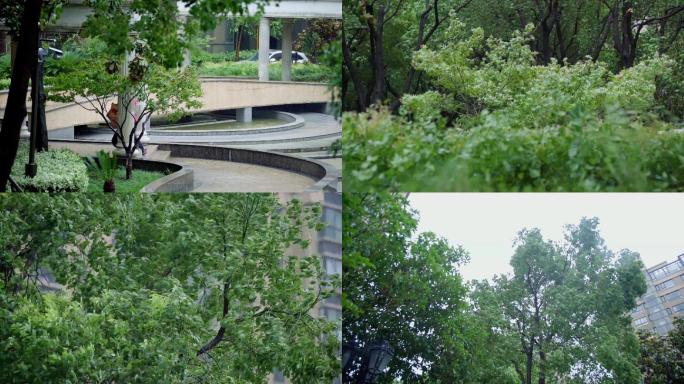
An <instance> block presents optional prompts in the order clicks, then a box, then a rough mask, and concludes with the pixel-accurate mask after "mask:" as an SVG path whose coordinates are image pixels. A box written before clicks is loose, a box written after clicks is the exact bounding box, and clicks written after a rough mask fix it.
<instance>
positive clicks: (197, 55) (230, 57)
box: [192, 49, 257, 66]
mask: <svg viewBox="0 0 684 384" xmlns="http://www.w3.org/2000/svg"><path fill="white" fill-rule="evenodd" d="M256 54H257V51H256V50H250V49H247V50H241V51H240V60H249V59H250V58H251V57H252V56H254V55H256ZM227 61H228V62H235V61H236V60H235V52H232V51H231V52H217V53H210V52H207V51H205V50H195V51H193V52H192V64H193V65H198V66H201V65H202V64H205V63H223V62H227Z"/></svg>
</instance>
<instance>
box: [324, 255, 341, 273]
mask: <svg viewBox="0 0 684 384" xmlns="http://www.w3.org/2000/svg"><path fill="white" fill-rule="evenodd" d="M323 262H324V263H325V273H326V274H327V275H341V274H342V260H339V259H333V258H331V257H324V258H323Z"/></svg>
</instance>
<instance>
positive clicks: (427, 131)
mask: <svg viewBox="0 0 684 384" xmlns="http://www.w3.org/2000/svg"><path fill="white" fill-rule="evenodd" d="M448 31H449V32H450V35H451V36H453V39H452V40H449V41H448V42H447V43H445V44H444V45H443V46H442V47H441V48H440V49H437V50H432V49H428V48H423V49H421V50H420V51H418V52H417V53H416V55H415V57H414V66H415V67H416V68H417V69H419V70H421V71H422V73H423V75H424V76H425V77H427V78H428V79H430V81H431V84H433V85H434V87H435V90H431V91H427V92H425V93H422V94H418V95H404V96H403V98H402V106H401V108H400V109H399V116H394V115H390V114H388V112H386V111H384V110H383V109H380V110H379V111H370V112H367V113H365V114H359V115H355V114H349V115H347V116H346V118H345V121H344V127H345V129H344V130H343V134H344V144H345V146H344V153H345V164H346V167H345V172H346V176H347V185H348V186H349V188H351V189H352V190H377V189H386V188H390V189H392V190H503V191H650V190H682V189H684V185H683V184H682V182H683V181H684V158H683V157H681V156H680V154H681V153H682V150H683V149H684V136H682V134H681V131H680V130H679V129H678V128H680V126H681V124H680V123H677V122H668V121H666V120H663V119H661V117H660V116H661V115H662V114H663V111H664V109H665V108H664V107H663V105H662V103H661V101H662V100H663V99H664V97H665V95H663V94H661V96H658V93H656V84H657V83H658V81H660V82H662V81H665V80H664V79H670V80H671V79H674V78H677V76H679V74H678V73H677V64H675V63H674V62H673V61H672V60H670V59H667V58H666V57H655V58H653V59H648V60H643V61H641V62H640V63H638V64H637V65H635V66H633V67H631V68H628V69H625V70H623V71H621V72H620V73H618V74H613V73H612V72H611V71H610V70H609V69H608V68H607V66H606V65H605V64H603V63H601V62H593V61H590V60H586V61H578V62H577V63H575V64H569V63H564V65H560V64H559V63H556V62H555V61H553V60H551V62H550V63H548V64H545V65H538V64H536V62H535V57H536V54H535V52H533V51H532V49H531V48H530V46H529V44H530V33H531V31H532V27H531V26H528V31H527V32H525V33H523V32H516V33H515V34H514V36H513V37H512V38H511V39H510V40H508V41H503V40H499V39H494V38H485V37H484V33H483V30H482V29H475V30H473V31H472V32H466V31H464V25H463V23H461V22H460V21H458V20H456V19H454V20H452V22H451V23H450V25H449V29H448ZM668 81H669V80H668ZM674 84H676V83H674ZM677 95H678V94H677V93H676V90H672V91H670V92H669V93H668V94H667V97H669V99H668V100H670V101H668V102H669V103H670V104H676V103H677V102H678V101H677V100H679V99H678V98H677V97H678V96H677ZM675 110H676V109H675Z"/></svg>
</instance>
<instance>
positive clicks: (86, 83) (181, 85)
mask: <svg viewBox="0 0 684 384" xmlns="http://www.w3.org/2000/svg"><path fill="white" fill-rule="evenodd" d="M138 60H139V61H138ZM111 63H112V62H111V61H106V60H104V59H101V58H100V59H98V58H96V59H91V60H88V61H86V62H84V63H83V67H82V69H80V70H78V71H76V72H68V73H62V74H60V75H58V76H55V78H54V79H53V80H52V81H51V85H52V87H51V89H50V96H49V99H51V100H56V101H61V102H72V101H75V102H76V103H77V104H79V105H80V106H81V107H83V108H84V109H86V110H88V111H90V112H95V113H97V114H98V115H99V116H100V118H101V119H102V122H103V123H104V124H105V125H106V126H107V127H108V128H109V129H110V130H111V131H112V132H113V133H114V135H115V136H116V138H117V143H118V144H119V145H121V146H122V147H123V149H124V152H125V153H126V179H130V178H131V177H132V176H133V155H134V154H135V150H136V149H137V148H138V146H139V144H140V141H141V140H142V137H143V135H144V134H145V127H146V126H147V125H148V123H149V120H150V118H151V116H152V114H153V113H160V114H167V115H169V117H170V118H171V119H175V118H180V117H181V116H182V115H183V114H184V113H185V112H186V111H187V110H189V109H192V108H198V107H200V106H201V103H200V101H199V97H201V95H202V88H201V85H200V83H199V81H198V79H197V76H196V75H195V73H194V71H193V70H192V68H188V69H184V70H176V69H166V68H164V67H163V66H161V65H160V64H158V63H154V62H152V63H148V62H147V61H146V60H145V59H136V60H134V61H132V62H131V64H137V65H136V67H135V68H136V69H137V70H136V71H133V69H131V74H129V75H128V76H123V75H121V74H120V73H119V72H118V71H108V70H107V66H109V65H111ZM132 68H133V67H132ZM116 95H125V96H124V97H123V98H122V100H123V104H122V105H119V106H118V108H119V110H120V111H121V112H122V115H123V116H124V117H123V119H122V120H121V121H117V120H116V119H114V121H112V119H110V117H109V116H108V115H107V113H108V112H109V110H110V104H111V102H112V101H113V100H115V97H116ZM141 104H142V105H144V107H143V108H140V107H139V105H141ZM127 122H132V129H131V130H130V132H125V131H124V127H125V126H126V123H127Z"/></svg>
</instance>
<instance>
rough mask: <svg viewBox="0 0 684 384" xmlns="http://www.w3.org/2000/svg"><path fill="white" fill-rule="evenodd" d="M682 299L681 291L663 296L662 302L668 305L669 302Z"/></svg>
mask: <svg viewBox="0 0 684 384" xmlns="http://www.w3.org/2000/svg"><path fill="white" fill-rule="evenodd" d="M680 297H682V295H681V294H680V293H679V291H674V292H671V293H668V294H667V295H665V296H662V297H661V298H660V300H661V301H662V302H663V303H667V302H668V301H674V300H677V299H679V298H680Z"/></svg>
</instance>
